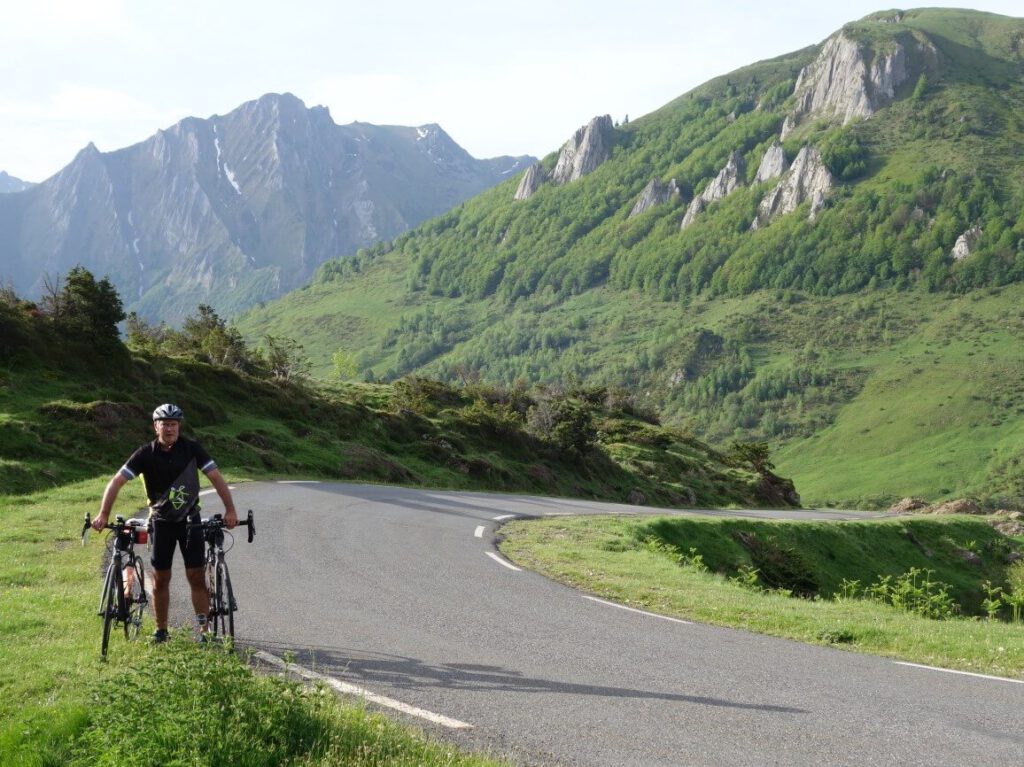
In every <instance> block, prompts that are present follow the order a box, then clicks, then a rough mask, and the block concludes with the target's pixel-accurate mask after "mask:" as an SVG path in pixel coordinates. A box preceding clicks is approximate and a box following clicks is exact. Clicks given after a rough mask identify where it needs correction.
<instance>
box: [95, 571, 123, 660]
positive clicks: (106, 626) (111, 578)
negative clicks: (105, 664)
mask: <svg viewBox="0 0 1024 767" xmlns="http://www.w3.org/2000/svg"><path fill="white" fill-rule="evenodd" d="M120 580H121V579H120V577H119V573H118V572H117V565H116V562H115V561H114V560H111V562H110V567H108V568H107V575H106V577H105V578H104V579H103V600H104V601H103V603H102V604H101V605H100V610H101V614H102V615H103V644H102V646H101V648H100V654H101V655H102V656H103V657H104V658H106V657H107V646H108V645H109V644H110V627H111V626H113V625H114V621H115V620H117V605H118V599H117V593H118V591H119V589H120V584H119V583H118V581H120ZM122 598H123V597H122Z"/></svg>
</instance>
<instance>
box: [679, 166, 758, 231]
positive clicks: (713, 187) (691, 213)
mask: <svg viewBox="0 0 1024 767" xmlns="http://www.w3.org/2000/svg"><path fill="white" fill-rule="evenodd" d="M745 173H746V165H745V164H744V162H743V155H741V154H740V153H739V152H733V153H732V154H731V155H730V156H729V161H728V162H727V163H726V164H725V167H724V168H722V169H721V170H720V171H718V175H717V176H715V178H714V179H713V180H712V181H711V183H710V184H708V185H707V186H706V187H705V188H704V191H703V192H701V193H700V195H699V196H698V197H695V198H694V200H693V202H691V203H690V205H689V207H688V208H687V209H686V214H685V215H684V216H683V223H682V224H681V225H680V228H681V229H685V228H686V227H688V226H689V225H690V224H692V223H693V220H694V219H695V218H696V217H697V214H698V213H700V212H701V211H703V210H704V208H706V207H707V206H708V205H710V204H711V203H713V202H715V201H716V200H721V199H722V198H723V197H725V196H726V195H727V194H729V193H730V192H731V191H733V190H734V189H735V188H736V187H738V186H739V185H740V184H741V183H742V182H743V176H744V175H745Z"/></svg>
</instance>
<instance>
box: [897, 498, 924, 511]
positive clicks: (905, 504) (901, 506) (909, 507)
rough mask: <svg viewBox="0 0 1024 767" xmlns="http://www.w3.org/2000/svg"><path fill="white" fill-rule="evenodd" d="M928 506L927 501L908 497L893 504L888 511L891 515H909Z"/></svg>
mask: <svg viewBox="0 0 1024 767" xmlns="http://www.w3.org/2000/svg"><path fill="white" fill-rule="evenodd" d="M928 505H929V504H928V501H926V500H924V499H923V498H913V497H908V498H903V499H901V500H899V501H897V502H896V503H894V504H893V505H892V506H890V507H889V511H890V512H891V513H893V514H909V513H910V512H912V511H920V510H921V509H927V508H928Z"/></svg>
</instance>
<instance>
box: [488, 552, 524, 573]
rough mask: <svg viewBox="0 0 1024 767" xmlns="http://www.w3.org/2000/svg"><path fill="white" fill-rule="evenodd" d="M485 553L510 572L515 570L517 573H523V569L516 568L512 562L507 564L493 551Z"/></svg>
mask: <svg viewBox="0 0 1024 767" xmlns="http://www.w3.org/2000/svg"><path fill="white" fill-rule="evenodd" d="M485 553H486V554H487V556H489V557H490V558H491V559H493V560H494V561H495V562H497V563H498V564H499V565H501V566H502V567H507V568H508V569H509V570H515V571H516V572H517V573H521V572H522V571H523V569H522V568H521V567H516V566H515V565H513V564H512V563H511V562H506V561H505V560H504V559H502V558H501V557H499V556H498V555H497V554H495V553H494V552H493V551H487V552H485Z"/></svg>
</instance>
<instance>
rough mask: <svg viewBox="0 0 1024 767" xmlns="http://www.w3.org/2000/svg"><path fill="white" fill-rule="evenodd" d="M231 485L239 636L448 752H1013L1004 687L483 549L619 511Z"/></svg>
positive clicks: (1018, 704) (721, 757) (1014, 694)
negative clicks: (604, 596) (238, 522)
mask: <svg viewBox="0 0 1024 767" xmlns="http://www.w3.org/2000/svg"><path fill="white" fill-rule="evenodd" d="M234 495H235V500H236V505H237V506H238V508H239V509H241V510H245V509H248V508H252V509H254V510H255V513H256V515H257V537H256V541H255V542H254V543H253V544H252V545H251V546H250V545H248V544H246V542H245V536H244V531H243V533H242V534H241V535H237V536H236V543H235V544H234V548H233V549H232V550H231V552H230V553H229V555H228V562H229V564H230V566H231V573H232V580H233V582H234V585H235V591H236V596H237V599H238V603H239V610H240V611H239V613H238V614H237V617H236V632H237V635H238V639H239V642H240V643H242V644H245V645H249V646H252V647H254V648H257V649H259V650H261V651H262V652H263V653H269V654H261V656H260V657H262V658H264V659H265V660H266V661H267V662H269V663H272V662H274V659H275V658H281V657H283V656H285V655H288V657H292V655H293V654H294V662H295V664H297V665H298V666H300V667H301V668H303V669H308V670H309V672H308V673H309V674H318V675H323V678H326V679H330V680H338V681H336V682H334V684H335V685H336V686H339V685H340V684H344V685H354V686H355V688H357V689H358V690H359V691H362V692H365V693H367V694H372V695H376V696H381V698H373V699H372V702H371V705H373V706H377V705H382V706H385V707H386V708H387V709H388V710H389V713H391V714H393V715H396V716H400V717H408V718H409V719H410V720H411V721H413V722H414V723H416V724H417V725H418V726H420V727H422V728H423V729H425V730H427V731H428V732H430V733H431V734H434V735H438V736H440V737H444V738H448V739H452V740H454V741H456V742H458V743H459V744H460V745H463V746H467V747H471V748H476V749H482V750H484V751H487V752H490V753H493V754H495V755H500V756H504V757H506V758H511V759H512V760H513V761H516V762H519V763H523V764H531V765H534V764H543V765H548V764H560V765H615V766H616V767H622V766H624V765H644V766H652V765H968V764H969V765H1019V764H1021V763H1022V761H1024V730H1022V723H1024V684H1022V683H1020V682H1015V681H1008V680H999V679H994V678H983V677H979V676H970V675H963V674H956V673H950V672H944V671H940V670H936V669H929V668H924V667H915V666H908V665H901V664H897V663H894V662H893V661H890V660H885V659H880V658H874V657H869V656H863V655H857V654H853V653H848V652H842V651H838V650H832V649H829V648H824V647H813V646H807V645H802V644H799V643H796V642H791V641H787V640H782V639H774V638H770V637H764V636H759V635H756V634H749V633H746V632H743V631H736V630H730V629H722V628H717V627H712V626H707V625H702V624H694V623H686V622H682V621H675V620H670V619H665V618H663V617H658V616H654V615H651V614H647V613H643V612H639V611H632V610H627V609H623V608H622V607H619V606H615V605H612V604H610V603H607V602H603V601H600V600H595V599H594V598H592V597H589V596H588V595H585V594H583V593H581V592H578V591H575V590H573V589H570V588H567V587H565V586H561V585H559V584H556V583H553V582H551V581H549V580H547V579H545V578H543V577H541V576H539V575H536V574H534V573H531V572H528V571H525V570H520V569H512V568H511V567H510V566H509V564H510V563H508V562H505V561H504V560H503V559H502V558H501V557H500V556H499V555H498V554H497V551H496V549H495V548H494V545H493V539H494V533H495V530H496V529H497V527H498V526H499V525H500V524H501V521H502V520H501V519H498V518H500V517H504V516H506V515H517V516H542V515H548V514H565V513H572V514H591V513H605V514H607V513H637V512H640V511H644V510H643V509H639V508H638V507H635V506H624V505H615V504H599V503H587V502H580V501H564V500H557V499H544V498H533V497H528V496H503V495H488V494H481V493H454V492H432V491H423V490H411V489H404V488H393V487H384V486H371V485H348V484H326V483H325V484H319V483H276V484H275V483H254V484H251V485H240V486H238V487H237V488H236V489H235V490H234ZM218 506H219V502H218V501H217V500H216V498H211V499H210V500H209V502H208V505H207V512H212V511H216V510H217V508H216V507H218ZM707 513H716V514H743V515H750V516H773V517H779V516H784V517H812V516H813V517H819V518H820V517H837V518H841V517H843V516H844V515H843V514H841V513H837V512H803V511H790V512H761V511H746V512H707ZM176 566H177V567H180V562H179V563H178V564H177V565H176ZM175 580H176V585H177V591H176V595H175V608H174V615H175V616H176V618H175V619H176V620H178V619H179V618H180V617H181V616H184V615H186V614H187V612H188V610H187V608H186V607H185V602H186V601H187V600H186V599H185V597H184V592H183V589H181V586H182V582H183V580H184V578H183V577H182V575H181V574H180V570H179V571H178V575H177V577H176V579H175ZM345 689H346V690H349V691H351V690H352V689H353V688H352V687H346V688H345ZM401 705H405V706H408V707H415V710H414V711H412V713H411V714H410V713H404V714H400V713H399V714H396V713H395V707H396V706H401ZM431 716H433V717H434V719H431V718H430V717H431Z"/></svg>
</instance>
